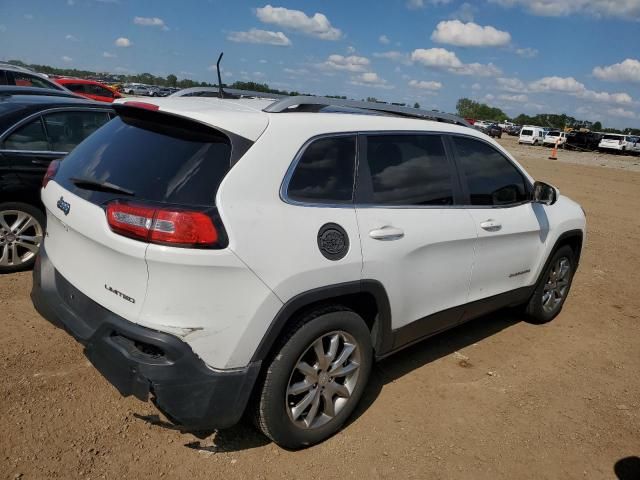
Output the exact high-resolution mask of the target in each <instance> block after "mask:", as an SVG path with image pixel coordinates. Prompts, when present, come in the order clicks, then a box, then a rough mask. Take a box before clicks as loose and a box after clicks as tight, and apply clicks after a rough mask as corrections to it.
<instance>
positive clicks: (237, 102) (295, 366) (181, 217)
mask: <svg viewBox="0 0 640 480" xmlns="http://www.w3.org/2000/svg"><path fill="white" fill-rule="evenodd" d="M123 100H124V99H123ZM123 100H118V101H117V102H116V103H115V104H114V108H115V110H116V112H117V113H118V116H117V117H116V118H115V119H114V120H113V121H111V122H110V123H109V124H107V125H106V126H105V127H103V128H101V129H100V130H99V131H98V132H96V133H95V134H93V135H91V136H90V137H89V138H88V139H87V140H86V141H85V142H83V143H82V144H80V145H79V146H78V147H77V148H76V149H75V150H74V151H73V152H71V154H70V155H69V156H67V158H65V160H64V161H63V162H61V163H60V164H59V165H53V166H52V167H51V168H50V169H49V171H48V173H47V176H46V178H45V182H44V187H43V189H42V199H43V202H44V204H45V206H46V210H47V218H48V227H47V232H48V234H47V237H46V238H45V240H44V245H43V249H42V252H41V255H40V256H39V261H38V262H37V264H36V267H35V269H34V282H33V290H32V299H33V302H34V305H35V306H36V308H37V309H38V311H39V312H40V313H41V314H42V315H43V316H45V317H46V318H48V319H49V320H51V321H52V322H54V323H56V324H58V325H64V326H65V329H66V330H67V331H68V332H69V333H70V334H71V335H73V336H74V337H75V338H76V339H78V340H79V341H80V342H82V343H83V344H84V345H85V353H86V355H87V357H88V358H89V360H90V361H91V362H92V363H93V364H94V365H95V367H96V368H97V369H98V370H99V371H100V372H102V374H103V375H104V376H105V377H106V378H107V379H108V380H109V381H111V382H112V383H113V384H114V385H115V386H116V387H117V388H118V390H119V391H120V392H121V393H122V394H124V395H135V396H136V397H138V398H140V399H143V400H146V399H148V398H149V396H150V395H153V397H154V403H155V404H156V405H157V406H158V408H160V409H161V410H162V411H164V412H165V413H166V414H167V417H168V418H170V419H172V420H173V421H175V422H177V423H181V424H183V425H185V427H186V428H190V429H208V428H224V427H229V426H231V425H233V424H234V423H236V422H237V421H238V420H239V419H240V418H241V417H242V416H243V414H244V413H245V411H246V410H247V409H248V410H249V413H251V414H252V415H253V417H254V418H255V419H256V424H257V426H258V428H259V429H260V430H261V431H262V432H263V433H264V434H265V435H267V436H268V437H269V438H271V439H272V440H273V441H275V442H276V443H278V444H279V445H282V446H284V447H287V448H301V447H306V446H309V445H312V444H314V443H317V442H320V441H322V440H324V439H326V438H328V437H329V436H331V435H332V434H334V433H335V432H336V431H338V430H339V429H340V427H341V426H342V425H343V424H344V422H345V421H346V420H347V419H348V417H349V416H350V415H351V413H352V412H353V410H354V408H356V406H357V404H358V402H359V400H360V398H361V397H362V394H363V391H364V389H365V387H366V384H367V381H368V378H369V373H370V371H371V367H372V362H373V361H374V359H376V358H384V357H386V356H388V355H390V354H391V353H393V352H395V351H398V350H400V349H401V348H403V347H406V346H408V345H411V344H413V343H414V342H416V341H418V340H420V339H423V338H426V337H429V336H431V335H434V334H436V333H437V332H440V331H442V330H444V329H446V328H450V327H453V326H456V325H459V324H460V323H462V322H464V321H467V320H470V319H472V318H475V317H478V316H480V315H483V314H486V313H487V312H490V311H493V310H495V309H498V308H501V307H504V306H521V307H522V308H523V309H524V310H525V311H526V312H527V314H528V315H529V316H530V318H531V319H532V320H533V321H534V322H548V321H550V320H552V319H553V318H554V317H555V316H556V315H558V313H559V312H560V310H561V309H562V305H563V303H564V302H565V300H566V298H567V295H568V293H569V289H570V286H571V281H572V278H573V274H574V272H575V271H576V268H577V266H578V262H579V259H580V253H581V249H582V239H583V236H584V232H585V217H584V213H583V211H582V209H581V208H580V206H579V205H578V204H577V203H575V202H573V201H572V200H570V199H568V198H567V197H565V196H562V195H560V194H559V192H558V190H557V189H556V188H554V187H552V186H550V185H548V184H544V183H541V182H535V181H534V180H533V178H532V177H531V176H530V175H529V174H527V172H526V171H525V170H524V169H523V168H522V167H521V166H520V165H519V164H518V163H517V162H516V160H515V159H514V158H513V157H512V156H511V155H510V154H509V152H507V151H506V150H505V149H504V148H503V147H501V146H500V145H499V144H498V143H497V142H495V141H494V140H492V139H490V138H487V137H486V136H485V135H483V134H480V133H478V132H476V131H475V130H474V129H472V128H469V127H468V124H467V123H466V122H465V121H464V120H463V119H461V118H457V117H454V116H452V115H447V114H440V113H437V112H429V111H426V110H419V109H413V108H409V107H400V106H395V105H385V104H379V103H373V102H372V103H368V102H355V101H349V100H339V99H329V98H322V97H285V98H282V99H278V100H275V101H274V100H264V99H218V98H201V97H192V98H189V97H183V98H182V99H181V100H180V101H175V99H173V98H170V99H154V100H148V101H146V102H140V101H136V102H126V101H123ZM305 107H308V108H307V111H305ZM336 107H337V108H342V107H345V108H346V109H353V107H356V108H358V109H359V110H353V111H347V112H343V113H336V112H335V109H336ZM327 108H328V109H329V110H330V109H333V110H334V111H333V113H332V112H330V111H326V109H327ZM363 111H364V112H363ZM292 112H296V113H292ZM380 112H382V113H383V114H382V115H380V114H378V113H380ZM363 113H365V114H363ZM386 113H391V115H387V114H386ZM394 114H400V115H402V116H397V115H394ZM427 115H428V116H429V118H430V119H435V120H438V121H433V120H429V121H425V120H424V119H422V118H421V117H422V116H427ZM407 116H413V117H414V118H407ZM267 125H268V128H267ZM496 207H499V208H496ZM85 394H86V395H88V396H89V395H91V392H85ZM92 401H93V402H99V401H100V399H99V398H96V399H94V400H92Z"/></svg>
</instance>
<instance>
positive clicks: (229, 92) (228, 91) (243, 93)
mask: <svg viewBox="0 0 640 480" xmlns="http://www.w3.org/2000/svg"><path fill="white" fill-rule="evenodd" d="M223 93H224V98H228V99H229V98H268V99H271V100H273V99H278V98H287V95H281V94H277V93H267V92H253V91H251V90H238V89H236V88H225V89H224V92H223ZM169 96H170V97H218V98H220V90H219V89H218V87H191V88H183V89H182V90H178V91H177V92H175V93H172V94H171V95H169Z"/></svg>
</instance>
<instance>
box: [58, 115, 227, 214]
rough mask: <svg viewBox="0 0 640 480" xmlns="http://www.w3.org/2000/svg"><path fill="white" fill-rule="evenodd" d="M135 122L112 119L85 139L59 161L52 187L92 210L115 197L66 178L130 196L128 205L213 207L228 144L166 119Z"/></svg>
mask: <svg viewBox="0 0 640 480" xmlns="http://www.w3.org/2000/svg"><path fill="white" fill-rule="evenodd" d="M141 117H142V118H140V117H135V118H133V117H122V116H120V117H116V118H115V119H113V120H112V121H111V122H109V123H107V124H106V125H105V126H104V127H102V128H100V129H99V130H97V131H96V132H95V133H94V134H92V135H91V136H89V137H88V138H87V139H86V140H85V141H84V142H82V143H80V145H78V146H77V147H76V148H75V149H74V150H73V152H71V154H69V155H68V156H67V157H66V158H65V159H64V160H63V161H62V163H61V164H60V169H59V171H58V173H57V174H56V177H55V179H56V182H58V183H60V184H61V185H62V186H63V187H64V188H66V189H68V190H70V191H72V192H74V193H75V194H76V195H78V196H80V197H82V198H84V199H86V200H88V201H90V202H92V203H95V204H102V203H104V202H106V201H109V200H112V199H114V198H117V197H119V196H120V195H119V194H117V193H111V192H104V191H94V190H87V189H84V188H79V187H77V186H76V184H75V183H74V182H73V181H72V180H71V179H72V178H76V179H82V180H88V181H95V182H108V183H110V184H113V185H116V186H118V187H121V188H123V189H126V190H129V191H131V192H133V193H134V195H133V196H130V197H127V198H129V199H130V200H145V201H151V202H162V203H170V204H178V205H192V206H214V205H215V196H216V192H217V190H218V186H219V185H220V182H222V179H223V178H224V176H225V175H226V173H227V172H228V171H229V168H230V157H231V144H230V141H229V139H228V138H227V137H226V136H225V135H223V134H221V133H220V132H218V131H216V130H214V129H211V128H208V127H205V126H203V125H200V124H197V123H194V122H190V121H186V120H179V119H177V118H176V117H171V116H169V115H162V114H156V117H155V119H156V120H155V121H153V120H149V118H151V117H149V116H148V114H144V113H143V114H141ZM158 119H160V120H158ZM76 183H77V182H76Z"/></svg>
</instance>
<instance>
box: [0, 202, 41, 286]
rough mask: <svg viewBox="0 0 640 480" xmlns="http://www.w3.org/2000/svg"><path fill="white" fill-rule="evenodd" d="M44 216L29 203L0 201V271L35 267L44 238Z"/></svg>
mask: <svg viewBox="0 0 640 480" xmlns="http://www.w3.org/2000/svg"><path fill="white" fill-rule="evenodd" d="M45 222H46V219H45V216H44V213H43V212H42V210H40V209H39V208H37V207H34V206H33V205H29V204H28V203H22V202H6V203H0V274H2V273H12V272H20V271H22V270H28V269H30V268H31V267H33V264H34V263H35V261H36V256H37V254H38V251H39V250H40V245H41V244H42V239H43V238H44V229H45Z"/></svg>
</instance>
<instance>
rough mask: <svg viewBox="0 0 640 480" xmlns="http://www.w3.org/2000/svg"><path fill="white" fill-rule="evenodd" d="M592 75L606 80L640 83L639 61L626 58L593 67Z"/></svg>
mask: <svg viewBox="0 0 640 480" xmlns="http://www.w3.org/2000/svg"><path fill="white" fill-rule="evenodd" d="M593 76H594V77H596V78H599V79H600V80H606V81H608V82H635V83H640V61H638V60H635V59H633V58H627V59H626V60H624V61H623V62H620V63H614V64H613V65H609V66H606V67H596V68H594V69H593Z"/></svg>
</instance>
